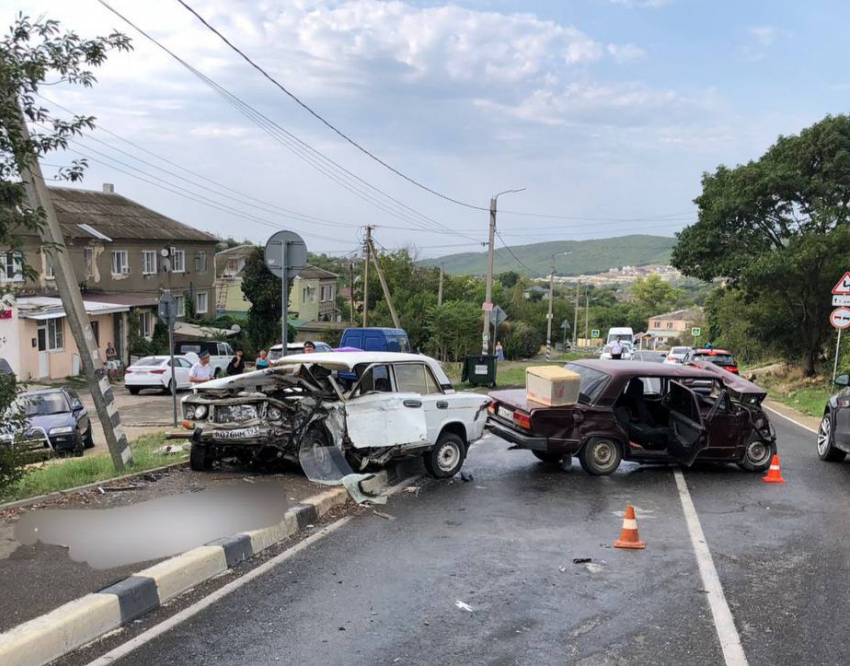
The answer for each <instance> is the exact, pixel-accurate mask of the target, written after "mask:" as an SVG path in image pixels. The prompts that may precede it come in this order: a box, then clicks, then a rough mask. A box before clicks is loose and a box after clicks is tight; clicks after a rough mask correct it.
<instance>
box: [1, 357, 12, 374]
mask: <svg viewBox="0 0 850 666" xmlns="http://www.w3.org/2000/svg"><path fill="white" fill-rule="evenodd" d="M14 374H15V372H14V371H13V370H12V366H11V365H9V361H7V360H6V359H5V358H0V375H14Z"/></svg>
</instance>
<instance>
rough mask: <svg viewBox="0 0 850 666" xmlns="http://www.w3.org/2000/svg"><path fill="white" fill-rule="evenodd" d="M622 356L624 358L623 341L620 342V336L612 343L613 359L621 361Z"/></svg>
mask: <svg viewBox="0 0 850 666" xmlns="http://www.w3.org/2000/svg"><path fill="white" fill-rule="evenodd" d="M621 358H623V343H622V342H620V338H619V337H618V338H617V339H616V340H614V342H613V343H612V344H611V359H612V360H614V361H619V360H620V359H621Z"/></svg>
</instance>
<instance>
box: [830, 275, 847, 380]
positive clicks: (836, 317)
mask: <svg viewBox="0 0 850 666" xmlns="http://www.w3.org/2000/svg"><path fill="white" fill-rule="evenodd" d="M848 276H850V273H845V274H844V277H843V278H841V280H842V282H844V281H845V280H847V279H848ZM842 282H839V283H838V284H837V285H835V289H837V288H838V287H839V286H840V285H841V283H842ZM835 289H833V290H832V291H833V293H835ZM829 323H830V324H832V326H833V328H835V329H837V330H838V340H836V342H835V359H834V361H833V364H832V381H833V382H835V375H836V374H837V373H838V355H839V353H840V352H841V331H843V330H844V329H845V328H847V327H848V326H850V308H845V307H841V308H835V310H833V311H832V313H831V314H830V315H829Z"/></svg>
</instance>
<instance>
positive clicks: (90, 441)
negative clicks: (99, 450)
mask: <svg viewBox="0 0 850 666" xmlns="http://www.w3.org/2000/svg"><path fill="white" fill-rule="evenodd" d="M83 446H84V447H85V448H87V449H93V448H94V435H93V434H92V430H91V426H89V430H88V432H87V433H86V436H85V437H84V438H83Z"/></svg>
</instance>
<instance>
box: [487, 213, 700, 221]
mask: <svg viewBox="0 0 850 666" xmlns="http://www.w3.org/2000/svg"><path fill="white" fill-rule="evenodd" d="M693 214H694V212H693V211H686V212H684V213H667V214H665V215H651V216H647V217H575V216H570V215H550V214H548V213H523V212H520V211H516V210H499V215H519V216H522V217H539V218H544V219H552V220H574V221H576V222H652V221H655V220H664V219H670V218H678V217H683V216H693Z"/></svg>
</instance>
